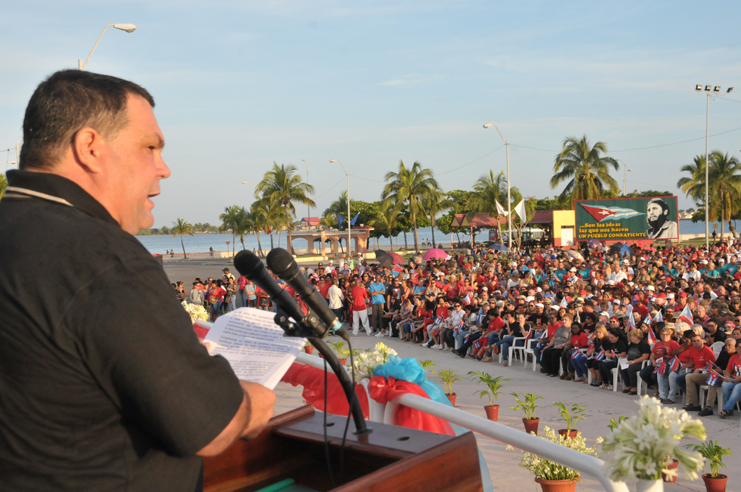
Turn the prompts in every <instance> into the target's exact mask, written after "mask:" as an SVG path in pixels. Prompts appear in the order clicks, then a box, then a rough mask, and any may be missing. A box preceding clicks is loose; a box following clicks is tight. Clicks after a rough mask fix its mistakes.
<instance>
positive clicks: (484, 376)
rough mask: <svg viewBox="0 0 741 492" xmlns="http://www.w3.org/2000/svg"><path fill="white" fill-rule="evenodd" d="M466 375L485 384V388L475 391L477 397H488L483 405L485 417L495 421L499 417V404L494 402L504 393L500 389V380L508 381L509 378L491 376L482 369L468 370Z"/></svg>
mask: <svg viewBox="0 0 741 492" xmlns="http://www.w3.org/2000/svg"><path fill="white" fill-rule="evenodd" d="M468 375H469V376H471V377H472V380H473V381H475V382H478V383H481V384H485V385H486V389H482V390H479V391H477V392H476V393H478V395H479V398H484V396H488V397H489V404H488V405H484V411H485V412H486V418H488V419H489V420H493V421H494V422H496V421H497V420H498V419H499V405H497V404H496V403H495V402H496V401H497V398H499V395H501V394H504V393H503V392H502V391H501V389H502V387H503V385H502V382H504V381H509V379H503V378H502V376H497V377H493V376H492V375H491V374H489V373H486V372H482V371H470V372H469V373H468ZM476 393H474V395H475V394H476Z"/></svg>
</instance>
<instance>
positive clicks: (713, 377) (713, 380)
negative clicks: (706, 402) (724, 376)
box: [705, 371, 721, 386]
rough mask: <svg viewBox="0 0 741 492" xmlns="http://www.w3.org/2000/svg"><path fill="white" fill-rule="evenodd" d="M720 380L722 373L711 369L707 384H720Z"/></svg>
mask: <svg viewBox="0 0 741 492" xmlns="http://www.w3.org/2000/svg"><path fill="white" fill-rule="evenodd" d="M720 381H721V377H720V374H718V373H717V372H715V371H710V376H709V377H708V380H707V381H706V382H705V384H707V385H708V386H718V384H719V383H720Z"/></svg>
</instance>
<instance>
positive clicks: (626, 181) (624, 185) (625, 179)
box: [617, 159, 633, 196]
mask: <svg viewBox="0 0 741 492" xmlns="http://www.w3.org/2000/svg"><path fill="white" fill-rule="evenodd" d="M617 160H618V161H620V162H622V163H623V167H624V168H625V177H624V178H623V196H625V187H626V185H627V183H628V173H632V172H633V170H632V169H628V165H627V164H626V163H625V162H624V161H623V160H622V159H617Z"/></svg>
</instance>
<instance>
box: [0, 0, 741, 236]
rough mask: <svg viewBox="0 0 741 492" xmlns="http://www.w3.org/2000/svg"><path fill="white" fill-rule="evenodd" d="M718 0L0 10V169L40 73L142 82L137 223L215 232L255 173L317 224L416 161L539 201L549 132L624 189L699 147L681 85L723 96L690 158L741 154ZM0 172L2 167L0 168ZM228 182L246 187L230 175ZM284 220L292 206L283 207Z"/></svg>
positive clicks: (728, 33) (649, 182)
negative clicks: (289, 186) (589, 156)
mask: <svg viewBox="0 0 741 492" xmlns="http://www.w3.org/2000/svg"><path fill="white" fill-rule="evenodd" d="M740 11H741V4H739V3H738V2H712V3H706V4H700V3H697V2H685V1H671V2H670V1H666V2H660V1H655V2H618V3H607V2H555V1H552V2H545V1H541V2H538V1H532V2H530V1H522V2H492V1H465V0H459V1H450V2H441V1H436V0H425V1H416V0H411V1H407V0H395V1H388V2H386V1H378V2H375V1H366V2H348V1H345V2H342V1H334V0H314V1H311V2H301V1H292V0H272V1H271V0H255V1H248V0H240V1H209V2H195V1H182V0H178V1H174V0H158V1H156V2H152V1H139V0H128V1H116V0H110V1H107V2H93V1H74V0H70V1H65V2H58V1H33V0H27V1H25V2H6V4H5V5H3V7H2V8H1V9H0V13H2V17H3V20H4V23H3V24H4V25H3V29H2V30H0V66H2V67H3V70H2V71H0V84H1V85H0V87H2V90H0V160H1V161H2V162H3V168H2V169H3V172H4V170H5V167H6V164H5V161H7V160H15V155H14V153H15V144H16V142H20V141H21V140H22V132H21V125H22V120H23V113H24V110H25V105H26V103H27V102H28V99H29V97H30V96H31V94H32V93H33V90H34V89H35V87H36V85H37V84H38V83H39V82H41V81H42V80H43V79H44V77H46V76H48V75H49V74H51V73H53V72H54V71H56V70H59V69H64V68H76V67H77V59H78V58H82V59H83V60H84V59H85V58H86V57H87V55H88V53H89V52H90V50H91V49H92V47H93V45H94V44H95V41H96V40H97V38H98V36H99V35H100V32H101V31H102V29H103V27H105V26H106V25H107V24H111V23H132V24H135V25H136V26H137V29H136V31H135V32H133V33H130V34H129V33H125V32H123V31H119V30H115V29H112V28H109V29H108V30H107V31H106V33H105V35H104V36H103V38H102V40H101V42H100V44H99V45H98V47H97V49H96V50H95V53H94V54H93V55H92V57H91V58H90V61H89V63H88V65H87V67H86V70H89V71H93V72H99V73H105V74H110V75H114V76H117V77H122V78H126V79H129V80H132V81H134V82H137V83H139V84H140V85H142V86H144V87H145V88H147V89H148V90H149V91H150V92H151V93H152V95H153V96H154V98H155V101H156V108H155V114H156V116H157V118H158V121H159V124H160V127H161V128H162V131H163V133H164V135H165V139H166V148H165V151H164V154H163V156H164V158H165V161H166V162H167V164H168V165H169V166H170V168H171V170H172V176H171V177H170V178H169V179H167V180H165V181H163V182H162V185H161V188H162V194H161V195H160V196H159V197H157V198H155V200H154V201H155V209H154V215H155V226H156V227H162V226H164V225H167V226H171V225H172V222H173V221H174V220H175V219H176V218H179V217H180V218H184V219H186V220H188V221H189V222H191V223H196V222H210V223H212V224H218V223H219V220H218V216H219V214H220V213H222V212H223V211H224V208H225V207H227V206H229V205H235V204H236V205H242V206H245V207H249V205H250V204H251V203H252V202H253V201H254V195H253V193H254V192H253V188H252V186H254V185H255V184H257V183H258V182H259V181H260V180H261V179H262V177H263V175H264V174H265V172H266V171H268V170H269V169H270V167H271V166H272V164H273V162H276V163H278V164H292V165H294V166H296V168H297V169H298V171H299V172H300V173H301V174H302V176H303V177H304V178H305V177H306V174H307V172H308V182H309V183H310V184H312V185H313V186H314V187H315V194H314V195H313V198H314V200H315V201H316V203H317V207H316V209H312V215H321V212H322V211H323V210H324V209H326V208H327V207H328V206H329V204H330V203H331V202H333V201H334V200H336V199H337V198H338V197H339V195H340V193H341V192H342V191H343V190H345V189H346V179H345V173H344V171H343V170H342V168H341V167H340V164H339V163H330V162H329V160H330V159H339V160H340V161H341V163H342V164H343V165H344V166H345V168H346V169H347V171H348V172H349V173H350V196H351V198H353V199H359V200H365V201H374V200H378V199H379V198H380V194H381V191H382V189H383V185H384V183H383V180H384V176H385V174H386V173H387V172H389V171H396V170H398V166H399V161H403V162H404V163H405V164H407V165H411V164H412V163H413V162H415V161H418V162H420V163H421V164H422V166H424V167H427V168H430V169H432V170H433V172H434V173H435V176H436V178H437V179H438V181H439V183H440V185H441V187H442V189H443V190H444V191H449V190H453V189H463V190H466V189H471V188H472V186H473V183H474V182H475V181H476V179H477V178H478V177H480V176H482V175H484V174H486V173H488V172H489V170H492V171H494V173H495V174H498V173H499V172H500V171H506V154H505V148H504V146H503V142H502V139H501V138H500V136H499V134H498V133H497V132H496V130H495V129H494V128H493V127H492V128H489V129H484V128H483V127H482V125H483V124H484V123H489V122H491V123H495V124H496V125H497V127H498V128H499V130H500V131H501V133H502V135H503V136H504V138H506V139H507V140H508V141H509V143H510V147H509V148H510V156H509V157H510V179H511V185H512V186H516V187H518V188H519V189H520V190H521V191H522V193H523V195H525V196H535V197H539V198H541V197H546V196H554V195H556V194H558V193H560V191H561V189H562V187H558V188H556V189H552V188H551V187H550V185H549V180H550V177H551V176H552V175H553V164H554V160H555V157H556V154H557V153H558V151H559V150H560V149H561V147H562V145H563V141H564V139H565V138H566V137H568V136H576V137H581V136H582V135H586V136H587V137H588V139H589V141H590V142H591V143H595V142H597V141H602V142H605V143H606V144H607V147H608V155H609V156H611V157H614V158H616V159H620V170H619V171H617V172H614V173H613V176H614V177H615V179H616V180H617V181H618V183H619V184H620V186H621V187H622V185H623V178H624V176H625V169H626V168H627V169H631V172H629V173H627V190H628V191H629V192H630V191H632V190H639V191H642V190H648V189H653V190H659V191H664V190H666V191H670V192H672V193H675V194H678V195H679V196H680V202H679V203H680V208H682V207H685V208H686V207H691V206H692V203H691V202H690V201H689V200H687V199H686V198H684V196H683V195H682V194H681V192H680V190H678V189H677V187H676V182H677V180H678V179H679V178H680V177H682V174H681V173H680V168H681V166H682V165H684V164H689V163H691V162H692V159H693V157H694V156H696V155H700V154H704V152H705V111H706V103H707V98H706V96H705V95H704V94H698V93H695V91H694V87H695V85H696V84H711V85H720V86H721V87H722V91H723V92H725V90H726V88H727V87H730V86H734V84H735V85H737V86H738V87H737V88H736V89H737V90H736V91H734V92H732V93H731V94H729V95H725V96H719V97H716V98H711V99H710V103H709V107H710V150H711V151H712V150H715V149H718V150H721V151H723V152H728V153H729V154H731V155H736V156H739V157H741V138H740V137H741V117H740V116H741V63H739V62H740V61H741V60H740V58H741V51H740V47H739V41H738V35H737V30H738V29H737V20H738V19H739V18H741V17H740V16H739V14H740V13H741V12H740ZM5 149H13V150H12V151H11V152H6V151H5ZM12 167H13V166H12V165H11V166H10V168H12ZM243 181H249V183H248V184H243V183H242V182H243ZM297 212H298V216H299V217H303V216H306V214H307V209H306V208H305V207H304V206H298V207H297Z"/></svg>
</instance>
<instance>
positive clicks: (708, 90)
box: [695, 84, 733, 251]
mask: <svg viewBox="0 0 741 492" xmlns="http://www.w3.org/2000/svg"><path fill="white" fill-rule="evenodd" d="M704 89H705V91H704V92H705V94H707V100H706V103H705V250H706V251H710V212H709V209H710V185H709V183H708V181H709V180H710V163H709V162H708V157H709V156H708V138H709V131H710V96H711V95H714V96H719V95H721V92H720V86H719V85H716V86H710V85H706V86H705V87H704ZM732 90H733V87H729V88H728V89H727V90H726V92H725V94H730V93H731V91H732ZM702 91H703V86H702V84H697V85H696V86H695V92H702ZM720 220H721V221H722V220H723V217H721V218H720Z"/></svg>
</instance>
